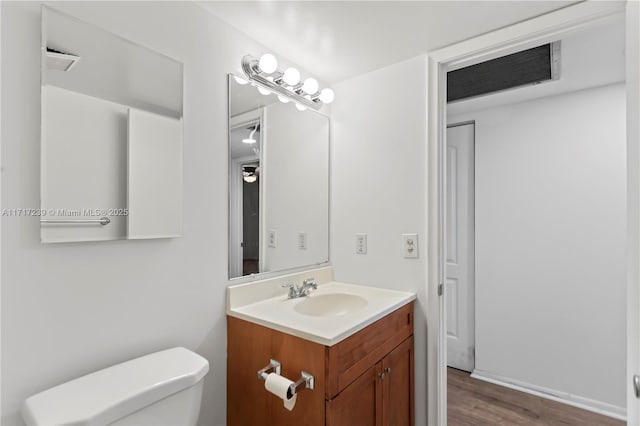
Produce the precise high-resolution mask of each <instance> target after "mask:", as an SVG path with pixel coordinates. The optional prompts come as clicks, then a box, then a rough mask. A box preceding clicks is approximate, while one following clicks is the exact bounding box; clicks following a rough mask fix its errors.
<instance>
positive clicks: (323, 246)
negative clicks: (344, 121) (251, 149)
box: [260, 102, 329, 272]
mask: <svg viewBox="0 0 640 426" xmlns="http://www.w3.org/2000/svg"><path fill="white" fill-rule="evenodd" d="M263 128H264V131H263V132H262V138H263V145H262V159H263V161H262V164H261V172H260V173H261V174H260V179H261V182H260V183H261V185H262V186H263V189H264V193H263V196H262V198H261V200H260V202H261V203H262V204H263V205H262V209H263V212H264V213H263V214H264V224H263V229H262V230H261V234H262V235H261V236H260V239H261V242H260V244H262V246H263V248H262V253H264V263H263V265H264V271H265V272H268V271H279V270H284V269H290V268H295V267H300V266H306V265H315V264H319V263H322V262H326V261H328V260H329V221H328V217H329V199H328V197H327V196H326V194H327V193H328V191H329V144H328V140H329V119H328V118H327V117H325V116H324V115H320V114H317V113H315V112H312V111H303V112H301V111H298V110H297V109H296V107H295V106H294V105H293V103H292V102H289V103H286V104H283V103H281V102H278V103H275V104H271V105H267V106H266V107H265V108H264V127H263ZM270 230H275V231H276V232H277V243H276V247H270V246H269V237H268V235H269V231H270ZM301 232H303V233H305V234H306V235H307V248H306V249H302V250H301V249H299V247H298V234H299V233H301ZM261 263H262V262H261Z"/></svg>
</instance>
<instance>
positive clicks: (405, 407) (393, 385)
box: [382, 336, 413, 426]
mask: <svg viewBox="0 0 640 426" xmlns="http://www.w3.org/2000/svg"><path fill="white" fill-rule="evenodd" d="M382 372H383V373H384V379H383V380H382V385H383V393H382V395H383V403H382V406H383V407H384V409H383V415H382V416H383V417H384V422H383V424H384V425H389V426H411V425H413V336H411V337H409V338H408V339H407V340H405V341H404V342H402V343H401V344H400V345H399V346H397V347H396V348H395V349H394V350H393V351H391V352H390V353H389V355H387V356H386V357H384V359H383V360H382Z"/></svg>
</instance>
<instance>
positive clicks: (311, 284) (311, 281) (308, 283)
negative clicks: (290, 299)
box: [302, 277, 318, 290]
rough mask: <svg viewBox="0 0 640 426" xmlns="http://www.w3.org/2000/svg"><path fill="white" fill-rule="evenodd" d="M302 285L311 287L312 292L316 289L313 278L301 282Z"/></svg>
mask: <svg viewBox="0 0 640 426" xmlns="http://www.w3.org/2000/svg"><path fill="white" fill-rule="evenodd" d="M302 285H303V286H309V287H313V289H314V290H317V289H318V283H316V279H315V278H313V277H311V278H307V279H306V280H304V281H302Z"/></svg>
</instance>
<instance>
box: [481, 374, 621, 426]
mask: <svg viewBox="0 0 640 426" xmlns="http://www.w3.org/2000/svg"><path fill="white" fill-rule="evenodd" d="M471 377H473V378H474V379H478V380H483V381H485V382H489V383H493V384H495V385H499V386H504V387H507V388H510V389H514V390H517V391H520V392H525V393H528V394H531V395H535V396H539V397H542V398H547V399H550V400H552V401H556V402H561V403H563V404H567V405H572V406H574V407H578V408H582V409H583V410H588V411H592V412H594V413H598V414H602V415H604V416H607V417H612V418H614V419H618V420H623V421H626V420H627V410H626V409H625V408H624V407H618V406H616V405H612V404H607V403H606V402H601V401H596V400H593V399H589V398H584V397H581V396H578V395H572V394H570V393H566V392H560V391H557V390H554V389H548V388H544V387H541V386H536V385H532V384H530V383H524V382H521V381H518V380H513V379H510V378H507V377H501V376H497V375H495V374H491V373H488V372H486V371H482V370H477V369H476V370H473V372H472V373H471Z"/></svg>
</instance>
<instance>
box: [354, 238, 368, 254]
mask: <svg viewBox="0 0 640 426" xmlns="http://www.w3.org/2000/svg"><path fill="white" fill-rule="evenodd" d="M356 254H367V234H356Z"/></svg>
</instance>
